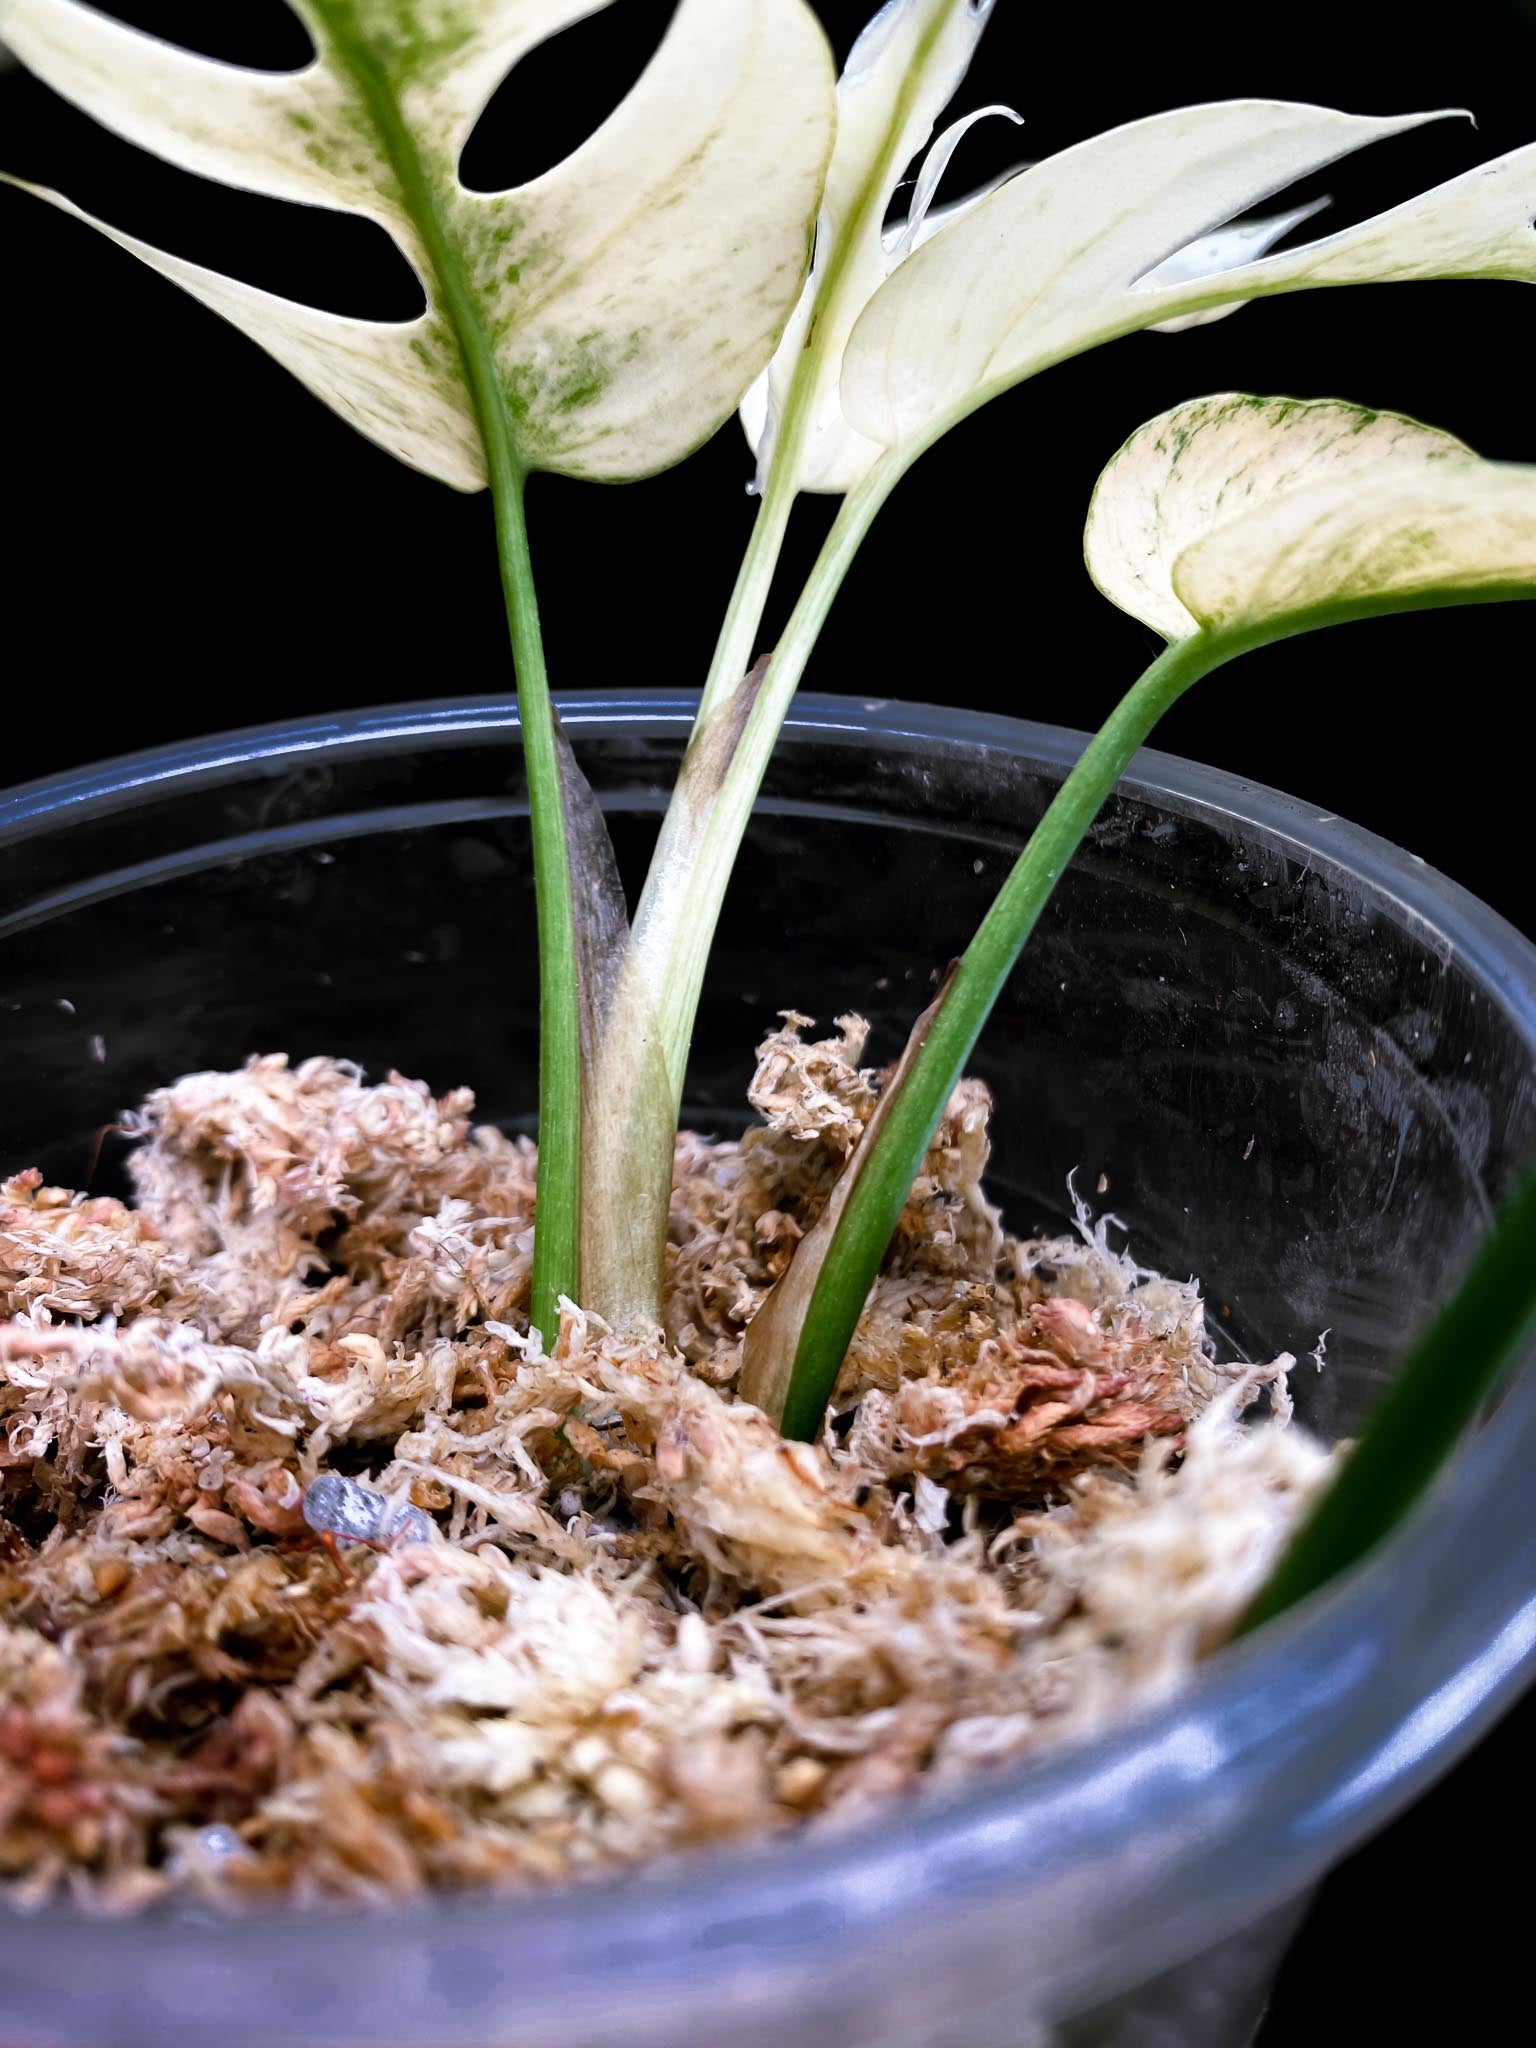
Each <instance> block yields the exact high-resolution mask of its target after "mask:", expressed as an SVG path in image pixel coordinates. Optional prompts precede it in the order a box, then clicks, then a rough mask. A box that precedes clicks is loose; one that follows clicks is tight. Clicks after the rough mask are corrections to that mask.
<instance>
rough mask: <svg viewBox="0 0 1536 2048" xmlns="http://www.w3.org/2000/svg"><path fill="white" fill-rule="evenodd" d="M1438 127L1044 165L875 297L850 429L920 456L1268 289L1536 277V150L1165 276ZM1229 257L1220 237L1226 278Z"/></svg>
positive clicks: (1256, 122) (1134, 136) (858, 350)
mask: <svg viewBox="0 0 1536 2048" xmlns="http://www.w3.org/2000/svg"><path fill="white" fill-rule="evenodd" d="M1437 118H1441V117H1440V116H1437V115H1425V114H1416V115H1409V116H1405V117H1397V118H1387V119H1375V118H1369V117H1365V116H1355V115H1349V114H1340V113H1335V112H1333V111H1331V110H1329V109H1327V108H1323V107H1307V106H1292V105H1288V104H1285V103H1280V102H1270V101H1247V100H1244V101H1231V102H1225V103H1221V104H1218V105H1213V106H1201V107H1190V108H1186V109H1183V110H1181V111H1179V112H1176V113H1168V114H1158V115H1155V116H1153V117H1152V118H1151V119H1149V120H1145V121H1137V122H1133V123H1132V124H1130V125H1129V126H1127V127H1124V128H1118V129H1114V130H1112V131H1110V132H1109V133H1108V134H1105V135H1100V136H1097V137H1095V138H1094V139H1093V140H1091V141H1089V142H1085V143H1081V144H1079V145H1078V146H1077V147H1075V148H1073V149H1069V150H1066V151H1063V152H1062V154H1061V155H1059V156H1055V157H1050V158H1047V159H1046V160H1045V161H1044V162H1042V163H1038V164H1036V165H1034V166H1032V167H1031V168H1030V169H1029V170H1027V171H1024V172H1021V173H1020V175H1019V176H1018V177H1016V178H1012V179H1010V180H1009V181H1008V182H1007V183H1006V184H1004V185H1002V186H1001V187H999V188H998V190H996V191H995V192H993V193H991V194H990V195H989V196H988V197H987V198H985V199H984V200H982V201H981V203H980V204H979V205H977V206H975V207H974V208H972V209H970V210H969V211H968V212H966V213H965V214H964V215H963V216H962V217H961V218H959V219H957V220H956V221H954V222H953V223H952V224H950V225H948V226H946V227H945V228H944V230H943V231H942V232H941V233H939V234H937V235H935V236H934V237H933V238H932V239H931V240H930V241H929V242H927V243H926V244H925V245H924V246H923V247H922V248H920V249H918V250H917V251H916V252H915V253H914V254H913V255H912V256H911V257H910V258H909V259H908V260H907V261H906V262H905V263H903V264H901V265H900V266H899V267H898V268H897V269H896V270H895V271H894V273H893V274H892V276H891V277H890V278H889V279H888V280H887V281H886V282H885V283H884V284H883V285H882V286H881V287H880V289H879V290H878V291H877V292H876V293H875V294H874V296H873V298H872V299H871V300H870V302H869V305H868V306H867V307H866V309H865V311H864V313H863V315H862V316H861V317H860V319H859V321H858V324H857V325H856V327H855V329H854V331H853V335H852V337H851V339H850V341H849V344H848V348H847V351H846V353H845V355H844V359H843V365H842V376H841V396H842V402H843V407H844V410H845V412H846V414H847V418H848V420H849V422H850V424H851V426H852V427H853V428H854V429H855V430H856V431H858V432H859V433H861V434H862V435H863V436H864V437H865V439H866V440H867V441H868V442H869V443H870V444H872V445H873V446H875V447H877V448H886V449H906V450H912V449H915V448H917V447H921V446H923V445H925V444H926V443H927V442H928V441H930V440H932V439H933V438H934V436H935V435H936V434H938V433H940V432H942V431H943V430H944V428H945V427H946V426H948V425H950V424H951V423H952V422H953V421H955V420H956V419H959V418H962V417H963V416H964V415H965V414H966V413H967V412H969V411H971V410H973V409H974V408H975V407H976V406H977V405H978V404H980V403H982V402H983V401H984V400H985V399H986V398H988V397H989V396H991V395H993V394H994V393H995V392H997V391H1000V390H1003V389H1005V388H1006V387H1007V386H1009V385H1011V384H1015V383H1018V382H1019V381H1020V380H1021V379H1023V378H1025V377H1029V376H1032V375H1034V374H1036V373H1037V372H1038V371H1040V370H1042V369H1044V368H1046V367H1047V366H1048V365H1050V364H1052V363H1055V362H1059V361H1061V360H1063V359H1064V358H1066V357H1068V356H1072V355H1077V354H1080V353H1081V352H1082V351H1083V350H1085V349H1088V348H1092V347H1094V346H1096V345H1097V344H1099V343H1100V342H1104V341H1108V340H1111V339H1113V338H1114V337H1115V336H1117V335H1120V334H1126V333H1130V332H1133V331H1134V330H1136V329H1138V328H1145V327H1151V326H1155V325H1158V324H1160V323H1166V322H1168V321H1170V320H1173V319H1184V318H1187V317H1188V316H1189V315H1191V314H1197V313H1202V312H1206V311H1209V310H1212V309H1214V308H1216V307H1219V306H1224V305H1230V304H1233V303H1236V302H1238V301H1241V300H1245V299H1253V298H1259V297H1262V296H1264V295H1266V294H1268V293H1272V292H1283V291H1295V290H1301V289H1305V288H1307V287H1309V286H1314V285H1332V284H1354V283H1366V282H1377V281H1382V282H1386V281H1393V280H1399V279H1407V278H1425V277H1506V278H1519V279H1524V280H1528V281H1529V280H1536V235H1533V233H1532V231H1531V225H1530V217H1531V214H1532V212H1533V211H1536V147H1528V148H1526V149H1523V150H1518V151H1516V152H1514V153H1513V154H1511V155H1510V156H1507V157H1503V158H1500V159H1498V160H1497V161H1495V162H1493V163H1489V164H1485V165H1483V166H1481V168H1479V169H1478V170H1475V171H1471V172H1468V173H1466V174H1465V175H1463V176H1462V177H1459V178H1455V179H1452V180H1451V181H1450V182H1449V183H1447V184H1444V185H1440V186H1437V187H1436V188H1435V189H1434V190H1432V191H1430V192H1426V193H1423V194H1421V195H1420V196H1419V197H1417V198H1415V199H1412V200H1409V201H1408V202H1407V203H1406V204H1404V205H1402V206H1398V207H1395V208H1393V209H1392V210H1391V211H1390V212H1388V213H1384V214H1381V215H1378V216H1376V217H1375V218H1374V219H1371V220H1367V221H1364V222H1362V223H1360V224H1359V225H1358V226H1356V227H1351V228H1346V229H1344V230H1342V231H1341V232H1340V233H1338V234H1335V235H1331V236H1328V237H1327V238H1325V239H1323V240H1321V241H1317V242H1312V243H1307V244H1304V245H1303V246H1301V247H1300V248H1297V249H1290V250H1285V251H1283V252H1281V253H1280V254H1278V255H1272V256H1267V257H1261V258H1260V259H1258V260H1254V261H1239V262H1238V263H1237V264H1236V265H1235V267H1232V268H1216V269H1214V270H1213V271H1212V272H1210V273H1209V274H1206V275H1203V276H1194V277H1190V276H1188V275H1176V276H1174V277H1172V278H1170V277H1169V276H1168V274H1167V271H1166V270H1163V266H1165V265H1167V264H1168V262H1169V257H1170V252H1174V251H1178V252H1183V251H1186V250H1188V249H1190V247H1191V245H1192V244H1195V243H1198V242H1199V241H1200V240H1201V239H1202V238H1204V237H1208V236H1210V235H1211V234H1212V233H1213V231H1214V230H1215V229H1216V228H1218V227H1219V226H1220V225H1221V224H1222V223H1223V222H1227V221H1231V220H1233V219H1235V218H1236V217H1237V216H1239V215H1241V214H1244V213H1246V212H1248V211H1249V210H1250V209H1251V208H1253V207H1255V206H1257V205H1259V204H1261V203H1262V202H1263V201H1264V200H1265V199H1266V198H1268V197H1269V196H1270V195H1272V194H1273V193H1275V192H1276V191H1279V190H1281V189H1282V188H1283V187H1284V186H1286V185H1289V184H1291V183H1293V182H1294V181H1295V180H1297V179H1298V178H1301V177H1305V176H1307V175H1309V174H1310V173H1312V172H1314V171H1317V170H1319V169H1321V168H1322V167H1323V166H1324V165H1326V164H1329V163H1332V162H1334V161H1335V160H1336V159H1337V158H1339V157H1340V156H1343V155H1345V154H1347V153H1348V152H1349V151H1351V150H1354V149H1357V148H1359V147H1361V146H1362V145H1363V144H1365V143H1368V142H1374V141H1377V140H1380V139H1383V138H1385V137H1388V136H1392V135H1397V134H1401V133H1402V132H1403V131H1404V130H1405V129H1408V128H1412V127H1415V126H1417V125H1418V124H1419V123H1420V122H1422V121H1426V120H1433V119H1437ZM1230 254H1231V244H1230V243H1228V242H1226V241H1225V239H1224V238H1223V240H1221V241H1220V242H1219V243H1218V245H1217V261H1218V264H1219V263H1220V261H1221V260H1222V258H1223V257H1225V256H1229V255H1230ZM1177 267H1178V269H1180V270H1183V269H1184V267H1185V266H1184V261H1183V257H1182V255H1180V257H1179V258H1178V260H1177ZM1160 270H1163V274H1162V276H1161V277H1160V276H1159V272H1160Z"/></svg>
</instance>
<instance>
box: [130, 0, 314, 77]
mask: <svg viewBox="0 0 1536 2048" xmlns="http://www.w3.org/2000/svg"><path fill="white" fill-rule="evenodd" d="M92 4H93V5H94V6H95V7H96V9H97V12H98V13H100V14H106V15H110V16H111V18H112V19H113V20H114V21H121V22H124V23H125V24H126V25H127V26H128V27H129V28H137V29H142V30H143V32H144V33H145V35H150V36H158V37H159V38H160V40H161V41H162V42H165V43H179V44H180V45H181V47H182V48H183V49H184V50H195V51H196V52H197V53H198V54H199V55H200V56H203V57H218V58H221V59H222V60H223V62H224V63H226V64H245V65H248V66H249V67H250V68H251V69H252V70H253V71H298V70H300V69H301V68H302V67H303V66H304V65H306V64H307V63H308V62H309V61H310V59H311V58H312V57H313V56H314V54H315V46H314V43H313V41H312V40H311V38H310V35H309V31H308V30H307V29H306V28H305V26H304V24H303V22H302V21H300V19H299V17H298V15H297V14H295V13H294V11H293V9H292V8H291V7H290V6H289V5H288V4H287V0H218V5H217V6H215V7H210V6H209V4H208V0H113V4H112V5H110V6H102V5H101V4H100V0H92Z"/></svg>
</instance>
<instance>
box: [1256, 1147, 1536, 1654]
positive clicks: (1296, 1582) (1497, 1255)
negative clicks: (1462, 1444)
mask: <svg viewBox="0 0 1536 2048" xmlns="http://www.w3.org/2000/svg"><path fill="white" fill-rule="evenodd" d="M1533 1331H1536V1171H1532V1172H1529V1173H1527V1175H1526V1177H1525V1180H1524V1181H1523V1182H1522V1183H1521V1185H1520V1186H1519V1188H1518V1189H1517V1190H1516V1192H1515V1193H1514V1194H1513V1195H1512V1196H1511V1197H1510V1199H1509V1201H1508V1202H1507V1203H1506V1204H1505V1205H1504V1207H1503V1209H1502V1210H1501V1211H1500V1212H1499V1214H1498V1216H1497V1217H1496V1218H1495V1220H1494V1224H1493V1228H1492V1229H1491V1231H1490V1232H1489V1234H1488V1236H1487V1237H1486V1238H1485V1240H1484V1242H1483V1244H1482V1246H1481V1248H1480V1249H1479V1251H1478V1253H1477V1255H1476V1257H1475V1258H1474V1259H1473V1261H1472V1264H1471V1266H1470V1268H1469V1269H1468V1271H1467V1274H1466V1276H1465V1278H1464V1279H1463V1280H1462V1282H1461V1285H1460V1286H1459V1287H1458V1288H1457V1290H1456V1292H1455V1293H1454V1294H1453V1295H1452V1296H1451V1298H1450V1300H1449V1301H1448V1302H1447V1303H1446V1304H1445V1306H1444V1308H1442V1309H1441V1311H1440V1312H1439V1314H1438V1315H1437V1316H1435V1317H1434V1319H1433V1320H1432V1321H1431V1323H1430V1325H1429V1327H1428V1328H1427V1329H1426V1330H1425V1332H1424V1334H1423V1335H1422V1336H1421V1337H1420V1338H1419V1340H1418V1342H1417V1343H1416V1344H1415V1345H1414V1346H1413V1348H1412V1349H1411V1350H1410V1351H1409V1353H1408V1356H1407V1357H1406V1358H1405V1359H1404V1361H1403V1363H1402V1365H1401V1366H1400V1367H1399V1368H1398V1370H1397V1372H1396V1373H1395V1374H1394V1375H1393V1377H1392V1381H1391V1383H1390V1385H1389V1386H1388V1387H1387V1389H1386V1391H1385V1393H1383V1394H1382V1395H1381V1397H1380V1398H1379V1399H1378V1401H1377V1403H1376V1405H1375V1407H1374V1408H1373V1409H1372V1410H1371V1412H1370V1413H1369V1414H1368V1415H1367V1417H1366V1419H1365V1423H1364V1426H1363V1429H1362V1431H1361V1435H1360V1441H1359V1442H1358V1444H1357V1445H1356V1446H1355V1448H1354V1449H1353V1450H1351V1451H1350V1452H1349V1453H1348V1455H1347V1456H1346V1457H1345V1460H1344V1463H1343V1465H1342V1467H1341V1469H1340V1471H1339V1474H1338V1477H1337V1478H1336V1479H1335V1480H1334V1482H1333V1484H1332V1485H1331V1486H1330V1487H1329V1488H1328V1490H1327V1492H1326V1493H1325V1494H1324V1495H1323V1497H1322V1499H1321V1500H1320V1501H1318V1503H1317V1505H1316V1506H1315V1507H1314V1508H1313V1510H1312V1512H1311V1514H1310V1515H1309V1516H1308V1517H1307V1519H1306V1520H1305V1521H1304V1522H1303V1523H1302V1525H1301V1527H1300V1528H1299V1529H1298V1530H1297V1531H1296V1533H1295V1535H1294V1536H1293V1537H1292V1538H1291V1541H1290V1542H1289V1544H1287V1546H1286V1548H1285V1550H1284V1551H1283V1552H1282V1553H1281V1557H1280V1561H1279V1563H1278V1564H1277V1565H1276V1566H1275V1569H1274V1571H1273V1572H1272V1573H1271V1574H1270V1576H1269V1578H1268V1579H1267V1580H1266V1581H1265V1583H1264V1585H1263V1587H1262V1588H1261V1590H1260V1592H1259V1594H1258V1596H1257V1598H1256V1599H1255V1600H1254V1601H1253V1603H1252V1604H1251V1606H1250V1607H1249V1608H1248V1611H1247V1612H1246V1614H1244V1616H1243V1618H1242V1620H1241V1621H1240V1622H1239V1623H1238V1626H1237V1629H1236V1631H1235V1633H1236V1634H1238V1635H1240V1636H1241V1635H1250V1634H1252V1632H1253V1631H1254V1630H1255V1629H1257V1628H1262V1627H1263V1625H1264V1624H1265V1623H1266V1622H1268V1621H1273V1620H1274V1619H1275V1618H1276V1617H1277V1616H1278V1615H1281V1614H1283V1613H1284V1612H1285V1611H1286V1609H1287V1608H1290V1607H1294V1606H1295V1605H1296V1604H1297V1603H1298V1602H1299V1601H1302V1600H1305V1599H1307V1598H1308V1597H1309V1596H1310V1595H1311V1594H1313V1593H1316V1592H1318V1591H1319V1590H1320V1589H1321V1588H1322V1587H1323V1586H1326V1585H1327V1584H1328V1582H1329V1581H1330V1580H1331V1579H1334V1578H1336V1577H1337V1576H1338V1575H1339V1573H1340V1572H1344V1571H1348V1570H1349V1568H1350V1567H1351V1566H1352V1565H1355V1564H1358V1563H1359V1562H1360V1560H1361V1559H1362V1558H1364V1557H1366V1556H1367V1555H1368V1554H1369V1553H1370V1552H1371V1551H1372V1550H1374V1549H1375V1547H1376V1546H1377V1544H1378V1543H1380V1542H1381V1541H1382V1540H1383V1539H1384V1538H1385V1537H1387V1536H1389V1535H1390V1534H1391V1532H1392V1531H1393V1529H1394V1528H1396V1527H1397V1525H1398V1523H1399V1522H1401V1521H1402V1520H1403V1518H1404V1516H1405V1515H1406V1514H1407V1513H1408V1511H1409V1509H1410V1508H1412V1507H1413V1505H1414V1503H1415V1502H1416V1501H1417V1500H1418V1499H1419V1498H1420V1497H1421V1496H1422V1495H1423V1494H1424V1493H1425V1492H1426V1491H1427V1490H1428V1488H1429V1486H1430V1483H1431V1481H1432V1480H1433V1479H1434V1477H1435V1474H1436V1473H1437V1472H1438V1471H1439V1469H1440V1467H1441V1465H1442V1464H1443V1463H1444V1462H1445V1459H1446V1458H1447V1457H1448V1456H1449V1454H1450V1452H1451V1451H1452V1450H1453V1449H1454V1447H1455V1445H1456V1442H1457V1440H1458V1439H1459V1437H1460V1436H1461V1434H1462V1432H1463V1431H1464V1430H1465V1429H1466V1428H1467V1426H1468V1424H1469V1423H1471V1422H1472V1421H1473V1420H1474V1419H1475V1417H1476V1415H1477V1411H1478V1410H1479V1408H1481V1407H1482V1405H1483V1403H1484V1402H1485V1401H1487V1400H1489V1399H1490V1398H1491V1397H1492V1396H1493V1395H1494V1394H1496V1393H1497V1392H1498V1390H1499V1386H1500V1384H1501V1383H1502V1381H1503V1380H1504V1378H1505V1377H1506V1375H1507V1374H1508V1373H1509V1371H1510V1369H1511V1368H1512V1367H1513V1366H1514V1365H1515V1364H1516V1363H1517V1362H1518V1360H1519V1358H1520V1357H1521V1355H1522V1353H1523V1351H1524V1349H1525V1347H1526V1345H1527V1344H1528V1343H1529V1341H1530V1338H1531V1335H1532V1333H1533Z"/></svg>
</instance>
